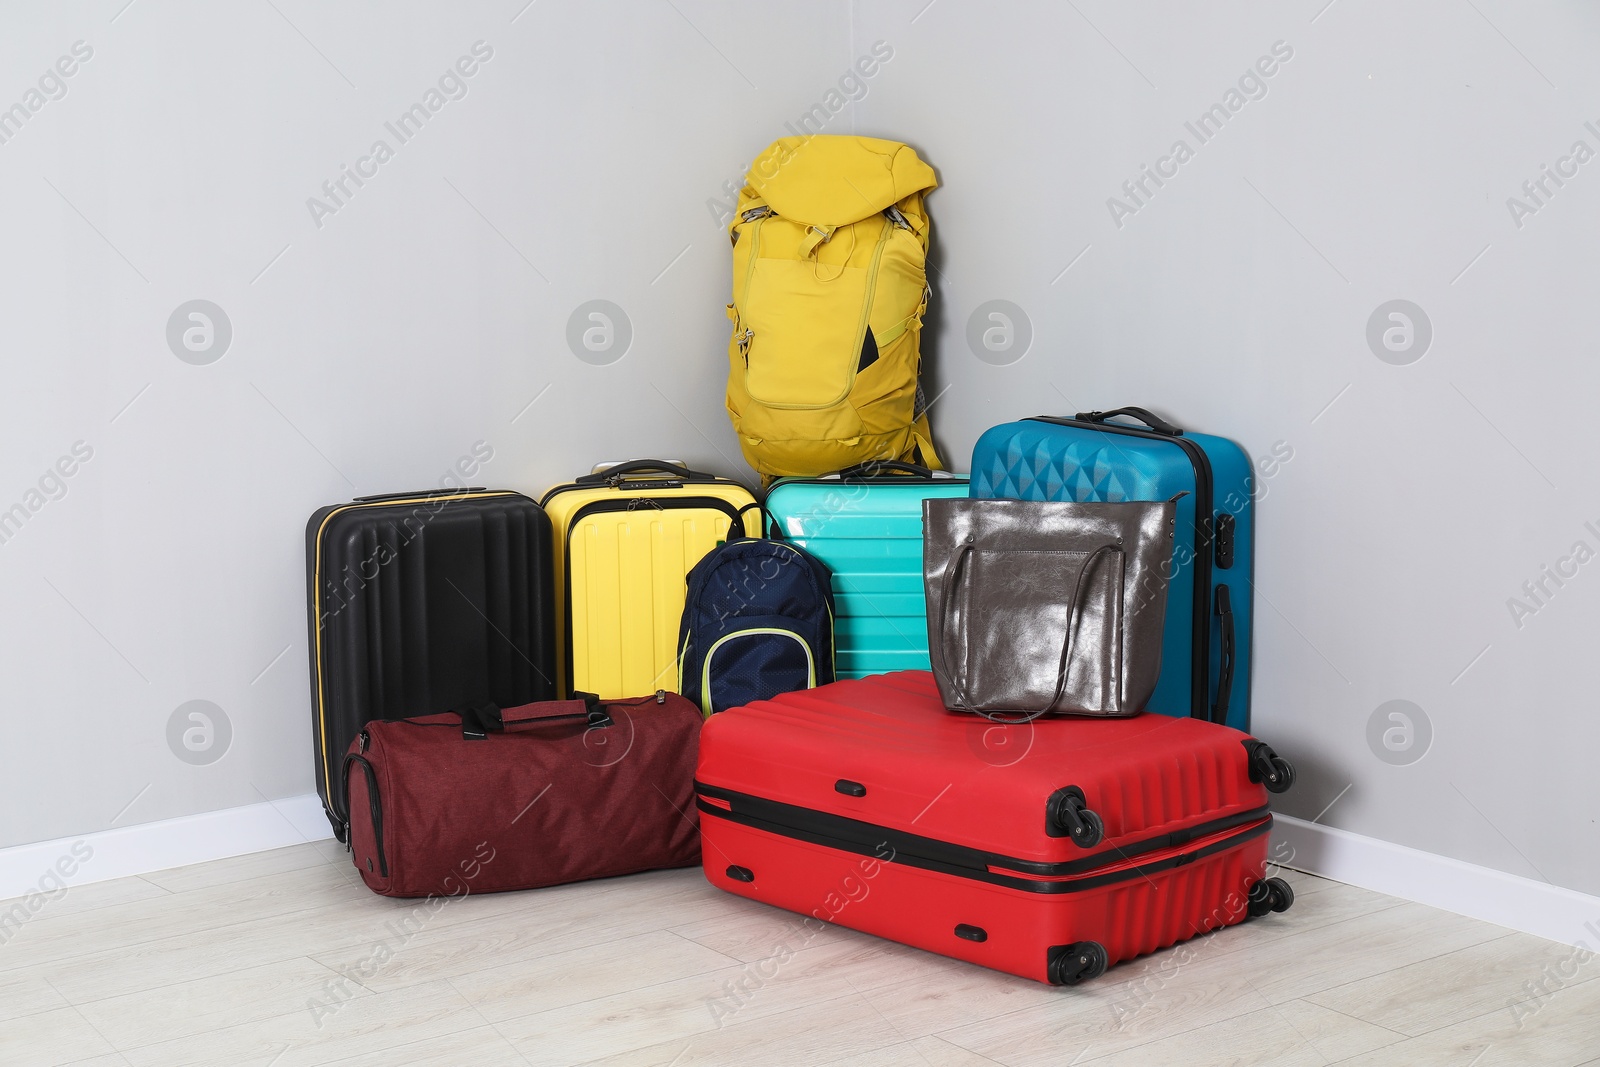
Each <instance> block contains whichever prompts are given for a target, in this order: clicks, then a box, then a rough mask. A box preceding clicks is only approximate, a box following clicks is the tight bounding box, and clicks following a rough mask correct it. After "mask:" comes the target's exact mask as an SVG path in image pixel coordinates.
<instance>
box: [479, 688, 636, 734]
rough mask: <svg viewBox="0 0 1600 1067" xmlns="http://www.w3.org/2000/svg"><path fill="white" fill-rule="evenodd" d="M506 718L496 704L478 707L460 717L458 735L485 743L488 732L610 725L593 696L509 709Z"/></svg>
mask: <svg viewBox="0 0 1600 1067" xmlns="http://www.w3.org/2000/svg"><path fill="white" fill-rule="evenodd" d="M511 711H512V712H513V717H510V718H508V717H507V716H506V714H505V712H503V711H502V710H501V709H500V706H499V705H498V704H492V703H491V704H479V705H478V706H477V707H474V708H467V709H466V710H464V711H462V712H461V713H460V715H461V736H462V737H463V738H465V739H466V740H468V741H482V740H485V739H486V738H487V737H488V736H489V735H490V734H491V733H516V732H518V731H520V730H526V729H531V728H532V727H534V726H542V725H544V724H545V723H551V722H582V723H584V724H585V726H586V727H587V728H588V729H594V728H596V727H600V726H610V725H611V716H610V714H609V713H607V711H606V709H605V707H604V706H603V705H602V704H601V703H600V698H599V697H597V696H596V695H595V694H593V693H578V694H577V696H576V699H573V700H546V701H543V702H541V703H538V704H527V705H524V706H523V707H520V708H512V709H511Z"/></svg>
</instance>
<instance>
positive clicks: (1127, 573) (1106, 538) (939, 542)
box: [922, 497, 1177, 722]
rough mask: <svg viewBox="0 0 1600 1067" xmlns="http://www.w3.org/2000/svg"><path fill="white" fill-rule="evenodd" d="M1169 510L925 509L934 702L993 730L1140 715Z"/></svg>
mask: <svg viewBox="0 0 1600 1067" xmlns="http://www.w3.org/2000/svg"><path fill="white" fill-rule="evenodd" d="M1176 500H1177V498H1176V497H1174V498H1173V499H1172V500H1168V501H1166V502H1164V503H1155V502H1131V503H1119V504H1107V503H1083V504H1076V503H1066V502H1055V501H1033V500H970V499H963V498H959V497H958V498H950V499H932V500H927V501H924V502H923V505H922V520H923V549H922V561H923V577H924V582H925V585H926V588H927V594H928V648H929V652H930V657H931V659H932V661H933V673H934V677H935V679H936V680H937V681H938V683H939V693H940V695H941V696H942V697H943V698H944V703H945V706H946V707H947V708H949V709H950V710H952V711H970V712H976V713H977V714H979V715H983V716H985V717H987V718H991V719H994V720H996V721H999V722H1022V721H1026V720H1029V719H1034V718H1037V717H1039V716H1040V715H1047V714H1061V715H1101V716H1128V715H1137V714H1138V713H1139V712H1141V711H1143V710H1144V706H1145V703H1146V702H1147V701H1148V700H1149V699H1150V694H1151V693H1152V692H1154V691H1155V687H1156V676H1157V675H1158V674H1159V673H1160V672H1161V638H1162V624H1163V622H1164V620H1165V617H1166V607H1167V579H1168V578H1169V577H1170V576H1171V573H1172V546H1173V532H1174V529H1173V526H1174V523H1175V521H1176V513H1177V505H1176Z"/></svg>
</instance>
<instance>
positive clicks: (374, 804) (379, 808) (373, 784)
mask: <svg viewBox="0 0 1600 1067" xmlns="http://www.w3.org/2000/svg"><path fill="white" fill-rule="evenodd" d="M361 738H362V744H361V751H362V752H365V751H366V750H367V733H366V731H365V730H363V731H362V732H361ZM352 763H359V764H361V769H362V771H363V772H365V774H366V776H367V809H368V813H369V815H370V816H371V818H372V838H373V840H374V841H376V842H377V846H378V875H379V876H380V877H383V878H387V877H389V860H388V858H387V857H386V856H385V855H384V852H383V803H382V800H381V798H380V797H379V796H378V772H377V770H376V769H375V768H374V767H373V766H372V764H371V763H369V762H368V761H367V758H366V757H365V756H361V755H358V754H357V753H354V752H352V753H350V754H349V755H348V756H346V757H345V758H344V806H345V810H346V811H348V810H350V764H352ZM345 836H346V837H347V838H351V839H352V840H351V844H350V847H351V849H352V850H353V849H354V848H355V843H354V840H353V835H352V834H350V833H348V832H347V833H346V834H345Z"/></svg>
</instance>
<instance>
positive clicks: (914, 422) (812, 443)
mask: <svg viewBox="0 0 1600 1067" xmlns="http://www.w3.org/2000/svg"><path fill="white" fill-rule="evenodd" d="M746 183H747V184H746V185H745V187H744V189H743V190H741V192H740V194H739V206H738V212H737V214H736V215H735V217H734V221H733V223H732V225H731V226H730V227H729V233H730V234H731V236H732V238H733V303H731V304H729V305H728V317H729V318H730V319H732V320H733V339H732V341H731V342H730V343H729V346H728V362H729V370H728V413H729V415H730V416H731V417H732V419H733V428H734V430H735V431H736V432H737V433H738V435H739V445H740V447H741V448H742V449H743V451H744V456H745V459H747V460H748V461H749V462H750V465H751V466H752V467H754V468H755V469H756V470H757V471H758V472H760V474H761V475H762V477H763V478H764V479H767V480H771V479H772V478H776V477H815V476H816V475H819V474H826V473H828V472H830V471H837V470H842V469H843V468H845V467H849V466H853V465H855V464H857V463H863V462H866V461H868V460H874V459H899V460H912V461H916V462H920V463H921V464H922V465H923V466H926V467H930V468H932V469H935V470H937V469H939V468H940V466H941V464H940V462H939V457H938V456H937V455H936V454H935V453H934V450H933V438H932V435H931V433H930V432H929V428H928V419H927V415H926V414H924V413H923V412H922V411H921V410H920V408H919V400H918V397H919V392H918V389H917V373H918V371H919V369H920V366H921V344H920V342H921V331H922V316H923V313H924V312H925V311H926V310H927V301H928V295H929V292H930V290H929V288H928V284H927V275H926V269H925V266H926V261H927V253H928V231H929V222H928V216H927V212H926V210H925V209H924V207H923V203H922V198H923V194H924V193H927V192H929V191H930V190H932V189H934V188H935V187H937V185H938V184H939V182H938V179H937V178H936V177H935V176H934V173H933V168H932V167H930V166H928V165H927V164H926V163H924V162H923V161H922V160H921V159H919V158H917V153H916V152H915V151H914V150H913V149H911V148H910V147H908V146H906V145H903V144H898V143H896V142H894V141H883V140H879V139H877V138H873V137H843V136H827V135H816V136H810V137H785V138H783V139H782V140H779V141H776V142H774V143H773V144H772V145H771V146H770V147H769V148H767V150H766V151H764V152H762V153H761V155H759V156H757V157H756V161H755V162H754V163H753V164H751V167H750V173H749V174H748V175H747V176H746Z"/></svg>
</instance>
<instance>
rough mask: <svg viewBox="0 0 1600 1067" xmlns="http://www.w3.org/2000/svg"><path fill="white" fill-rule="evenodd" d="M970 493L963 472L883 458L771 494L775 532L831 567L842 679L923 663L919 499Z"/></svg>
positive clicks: (787, 484) (778, 487)
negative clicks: (930, 469)
mask: <svg viewBox="0 0 1600 1067" xmlns="http://www.w3.org/2000/svg"><path fill="white" fill-rule="evenodd" d="M967 490H968V486H967V479H966V478H965V477H963V476H959V475H953V474H950V473H948V472H946V471H929V470H927V469H926V468H924V467H917V466H913V465H912V464H908V463H898V462H895V463H888V462H884V463H873V464H863V465H862V466H860V467H853V468H851V469H850V470H847V471H843V472H841V473H839V474H830V475H825V476H823V477H821V478H782V479H779V480H778V481H777V482H774V483H773V485H772V488H771V489H769V490H768V491H767V499H766V506H767V510H768V511H769V512H770V513H771V515H772V518H773V522H774V524H775V526H776V529H777V532H778V534H779V535H780V536H782V537H784V538H786V539H788V540H789V541H792V542H794V543H795V544H796V545H798V546H800V547H801V548H803V549H805V550H806V551H807V552H810V553H811V554H812V555H814V556H816V557H817V558H818V559H820V560H822V562H823V563H825V564H827V565H828V569H829V570H831V571H832V572H833V597H834V610H835V618H834V643H835V648H836V663H837V667H838V676H839V677H840V678H861V677H864V676H866V675H869V674H882V673H884V672H887V671H901V670H927V669H928V623H927V607H926V600H925V598H924V596H923V589H922V502H923V501H924V500H926V499H928V498H929V497H964V496H966V495H967Z"/></svg>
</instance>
